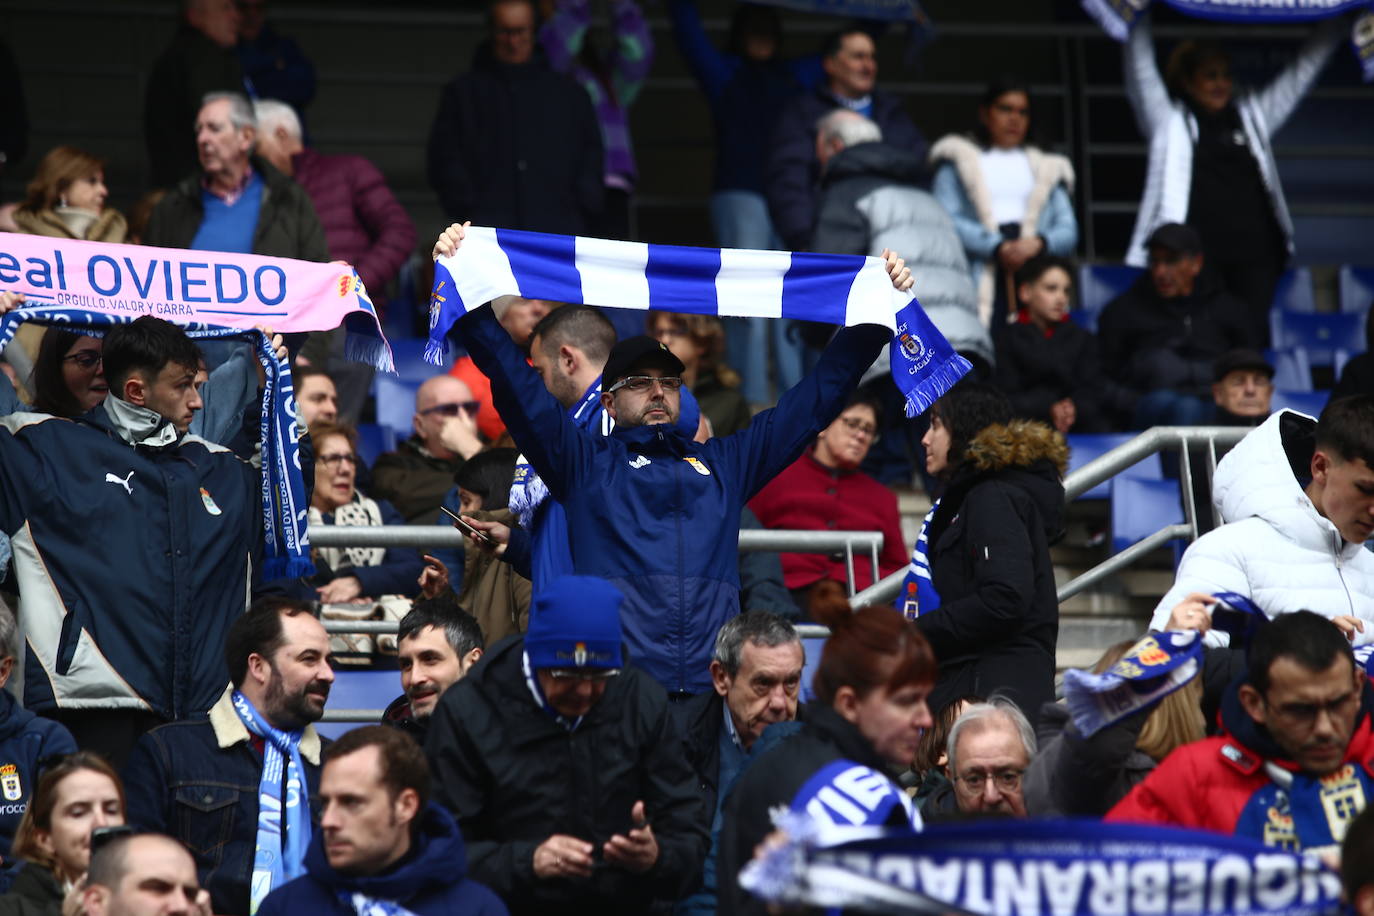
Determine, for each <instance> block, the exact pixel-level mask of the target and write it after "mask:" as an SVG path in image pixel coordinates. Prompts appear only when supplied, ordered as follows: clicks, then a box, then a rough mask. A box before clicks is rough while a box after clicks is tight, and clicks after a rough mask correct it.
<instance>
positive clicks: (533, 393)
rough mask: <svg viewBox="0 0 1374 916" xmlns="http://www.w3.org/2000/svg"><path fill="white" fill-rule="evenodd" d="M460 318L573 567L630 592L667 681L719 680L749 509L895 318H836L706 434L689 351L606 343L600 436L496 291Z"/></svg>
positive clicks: (678, 686) (627, 612) (636, 629)
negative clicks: (550, 503)
mask: <svg viewBox="0 0 1374 916" xmlns="http://www.w3.org/2000/svg"><path fill="white" fill-rule="evenodd" d="M461 239H462V234H461V229H460V228H451V229H450V230H448V232H447V233H446V234H445V235H444V236H442V237H441V238H440V241H439V244H438V245H437V246H436V249H435V250H436V255H446V254H450V253H452V251H453V250H454V249H455V248H456V247H457V244H458V243H460V242H461ZM888 272H889V274H890V275H891V277H892V282H893V285H894V286H895V287H896V288H898V289H907V288H909V287H910V285H911V275H910V272H909V271H907V270H906V269H905V267H904V265H903V262H902V261H901V260H900V259H899V258H897V257H896V256H895V255H892V256H891V257H889V259H888ZM455 329H456V330H457V332H458V334H459V337H460V339H461V341H462V344H463V346H464V347H465V348H466V349H467V351H468V353H469V355H471V357H472V359H473V362H475V363H476V364H477V367H478V368H479V369H481V370H482V372H483V373H484V374H485V375H486V376H487V377H488V378H489V379H491V390H492V397H493V399H494V401H495V402H496V406H497V409H498V410H499V411H500V413H501V416H502V418H503V419H505V421H506V428H507V429H508V430H509V431H510V433H511V435H512V436H513V437H514V439H515V442H516V444H517V445H518V446H520V450H521V451H522V452H523V453H524V455H525V457H526V459H528V460H529V463H530V465H531V466H532V467H533V468H534V469H535V470H536V471H538V472H539V476H540V477H541V478H542V479H543V480H544V482H545V483H546V484H547V485H548V488H549V492H550V494H552V495H553V497H554V498H555V499H557V500H558V501H559V502H560V503H562V504H563V506H564V507H565V508H566V510H567V518H568V540H569V543H570V544H571V547H572V555H573V556H572V558H573V565H574V567H575V570H576V572H577V574H579V575H586V576H599V577H601V578H604V579H609V580H610V581H611V582H613V583H614V584H615V586H616V588H618V589H619V590H620V591H621V592H622V593H623V594H624V596H625V604H624V606H623V607H622V609H621V623H622V626H623V628H624V635H625V641H626V643H627V644H628V645H629V647H630V657H631V658H632V659H633V660H634V662H635V664H638V665H640V666H641V667H643V668H644V669H646V670H647V671H648V672H649V673H650V674H651V675H653V677H654V678H655V679H656V680H657V681H658V682H659V683H660V684H662V685H663V687H664V689H665V690H667V691H668V693H669V694H678V695H682V694H694V693H703V692H705V691H707V690H710V689H712V687H711V677H710V671H709V665H710V661H711V651H712V648H713V646H714V641H715V636H716V632H717V631H718V630H719V629H720V627H721V625H722V624H724V623H725V621H727V620H729V619H730V618H731V617H734V616H735V615H736V614H738V613H739V555H738V545H739V520H740V510H741V509H742V508H743V507H744V505H745V503H747V502H748V501H749V500H750V499H751V498H752V497H753V496H754V494H755V493H757V492H758V491H759V490H760V489H761V488H762V487H763V485H764V484H766V483H767V482H768V481H769V480H771V479H772V478H773V477H774V476H775V475H777V474H778V473H779V472H780V471H782V469H783V468H785V467H787V466H788V465H789V464H791V463H792V462H793V461H795V460H796V459H797V456H798V455H800V454H801V452H802V450H803V449H804V448H806V446H807V445H808V444H810V443H811V441H812V440H813V439H814V438H815V437H816V433H818V432H820V430H822V429H824V428H825V427H826V426H828V425H829V424H830V422H831V421H832V420H834V419H835V417H836V416H838V415H839V413H840V411H841V410H842V409H843V408H844V405H845V402H846V400H847V398H848V397H849V395H850V393H851V392H852V391H853V390H854V388H855V386H856V385H857V384H858V382H859V379H860V377H861V376H862V375H863V373H864V370H865V369H867V368H868V367H869V366H870V365H871V364H872V363H873V360H874V359H875V358H876V357H877V356H878V353H879V352H880V351H881V349H882V348H883V346H884V345H886V344H887V343H888V342H889V341H891V339H892V331H891V330H890V329H888V328H886V327H882V326H879V325H856V326H854V327H850V328H844V329H841V330H840V331H839V332H838V333H837V334H836V335H835V338H834V340H832V341H831V343H830V345H829V346H827V347H826V349H825V351H824V352H823V353H822V354H821V358H820V362H819V363H817V365H816V368H815V369H813V370H812V371H811V372H810V373H809V374H808V375H807V376H806V377H805V378H803V379H802V380H801V382H799V383H798V384H797V385H796V386H794V387H793V388H791V389H789V390H788V391H787V392H785V393H784V394H783V395H782V397H781V398H779V399H778V405H777V406H776V407H774V408H772V409H770V410H765V411H763V412H761V413H759V414H758V415H757V416H755V417H754V419H753V422H752V423H750V425H749V427H748V428H747V429H745V430H743V431H741V432H738V433H735V434H734V435H732V436H724V437H721V438H718V439H710V440H708V441H707V442H704V443H699V442H694V441H693V440H692V439H691V438H690V437H689V436H688V435H686V434H685V433H683V432H682V431H681V430H679V429H678V428H676V427H677V420H678V415H679V412H680V408H681V378H680V375H681V372H682V364H681V362H679V361H678V359H677V357H675V356H673V355H672V353H670V352H669V351H668V350H667V348H666V347H663V346H661V345H660V344H659V343H658V342H657V341H655V340H653V339H652V338H648V337H638V338H630V339H629V340H624V341H621V342H620V343H618V344H616V346H615V348H614V349H613V350H612V351H611V355H610V358H609V359H608V360H607V363H606V368H605V371H604V373H603V375H602V394H601V399H602V404H603V405H604V406H605V408H606V411H607V413H608V414H610V415H611V417H612V418H613V419H614V420H615V430H614V431H613V432H612V433H611V435H609V436H604V437H603V436H592V435H589V434H588V433H587V432H586V431H584V430H581V429H579V428H578V427H577V426H576V425H575V424H574V423H573V422H572V421H571V420H569V419H568V416H567V412H566V411H565V410H564V408H563V406H562V405H561V404H559V403H558V401H557V400H556V399H555V398H554V397H553V395H551V394H549V392H548V390H547V389H546V388H545V387H544V383H543V381H542V380H541V379H540V377H539V373H538V372H536V371H535V370H534V369H533V368H531V367H530V366H529V364H528V363H526V362H525V357H524V355H523V354H522V353H521V352H520V349H519V348H518V347H517V346H516V345H515V343H514V342H513V341H511V339H510V337H509V336H508V335H507V334H506V332H505V331H504V330H503V329H502V328H501V325H500V324H499V322H498V321H497V316H496V314H495V313H494V312H493V310H492V306H491V305H485V306H483V307H481V308H479V309H476V310H474V311H472V312H470V313H468V314H467V315H466V316H464V317H463V318H462V319H460V320H459V322H458V323H457V324H456V325H455Z"/></svg>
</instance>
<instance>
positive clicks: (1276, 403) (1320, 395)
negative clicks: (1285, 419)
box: [1270, 388, 1331, 417]
mask: <svg viewBox="0 0 1374 916" xmlns="http://www.w3.org/2000/svg"><path fill="white" fill-rule="evenodd" d="M1330 397H1331V392H1329V391H1284V390H1283V389H1281V388H1275V389H1274V399H1273V400H1272V401H1271V402H1270V409H1271V410H1274V411H1275V412H1277V411H1280V410H1282V409H1283V408H1285V407H1287V408H1288V409H1289V410H1296V411H1298V412H1299V413H1305V414H1307V415H1308V416H1309V417H1316V416H1320V415H1321V412H1322V408H1323V407H1325V406H1326V402H1327V400H1328V399H1330Z"/></svg>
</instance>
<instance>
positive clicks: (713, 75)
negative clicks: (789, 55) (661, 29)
mask: <svg viewBox="0 0 1374 916" xmlns="http://www.w3.org/2000/svg"><path fill="white" fill-rule="evenodd" d="M668 15H669V18H670V19H671V20H672V23H673V39H674V41H676V42H677V49H678V51H679V52H680V53H681V54H682V58H683V60H685V61H686V62H687V67H688V69H690V70H691V71H692V75H693V76H694V77H696V80H697V82H698V83H700V84H701V90H702V92H705V93H706V97H707V99H709V100H711V101H714V100H716V99H718V98H720V94H721V93H722V92H724V91H725V86H726V84H728V83H729V82H730V80H731V79H732V78H733V77H734V75H735V71H736V70H738V69H739V66H740V59H739V58H738V57H736V56H735V55H733V54H726V53H725V52H723V51H721V50H720V49H719V48H717V47H716V46H715V45H714V44H713V43H712V42H711V39H710V37H709V36H707V34H706V29H704V28H702V25H701V12H700V11H699V10H698V9H697V0H668ZM818 69H819V68H818Z"/></svg>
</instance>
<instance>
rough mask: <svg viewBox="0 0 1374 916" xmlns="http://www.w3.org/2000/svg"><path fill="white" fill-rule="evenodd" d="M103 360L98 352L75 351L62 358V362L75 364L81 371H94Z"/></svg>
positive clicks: (103, 357) (102, 355) (103, 356)
mask: <svg viewBox="0 0 1374 916" xmlns="http://www.w3.org/2000/svg"><path fill="white" fill-rule="evenodd" d="M104 359H105V355H104V354H103V353H101V352H100V351H99V350H77V351H76V352H75V353H69V354H67V355H66V356H64V357H62V362H64V363H66V362H72V363H76V364H77V365H78V366H80V367H81V368H82V369H94V368H95V367H96V366H98V365H100V363H101V362H102V361H103V360H104Z"/></svg>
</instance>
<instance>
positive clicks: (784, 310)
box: [425, 226, 972, 416]
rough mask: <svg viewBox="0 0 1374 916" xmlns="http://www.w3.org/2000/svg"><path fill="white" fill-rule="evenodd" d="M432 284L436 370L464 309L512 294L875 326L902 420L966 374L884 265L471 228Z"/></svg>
mask: <svg viewBox="0 0 1374 916" xmlns="http://www.w3.org/2000/svg"><path fill="white" fill-rule="evenodd" d="M433 289H434V294H433V295H432V296H431V297H430V333H429V343H428V344H427V345H426V346H425V359H427V360H429V361H430V362H431V363H433V364H435V365H442V363H443V359H444V354H445V353H446V352H447V348H448V343H447V340H446V337H447V335H448V332H449V329H450V328H452V327H453V325H454V323H455V322H456V321H457V320H458V319H459V318H461V317H462V316H463V314H465V313H466V312H468V311H472V310H473V309H476V308H479V307H481V306H482V305H485V304H486V303H488V302H491V301H492V300H493V299H496V298H498V297H499V296H504V295H517V296H524V297H526V298H529V299H549V300H553V301H557V302H576V303H583V304H586V305H598V306H610V307H614V308H634V309H647V308H653V309H661V310H664V311H674V312H687V313H690V314H698V315H716V316H720V317H726V316H740V317H758V316H760V315H771V316H772V317H774V318H789V319H803V320H808V321H821V322H826V323H828V324H841V325H845V326H853V325H859V324H879V325H883V326H885V327H887V328H889V329H891V330H892V331H893V335H894V336H893V340H892V345H891V346H890V347H889V353H890V356H889V364H890V368H891V372H892V380H893V382H894V383H895V384H896V385H897V387H898V388H899V389H901V391H902V394H903V395H904V397H905V401H906V413H907V416H916V415H917V414H919V413H920V412H922V411H924V410H925V409H926V408H928V407H929V406H930V405H931V404H933V403H934V402H935V401H936V399H938V398H939V397H940V395H942V394H944V393H945V392H946V391H948V390H949V389H950V388H951V387H952V386H953V385H954V384H955V383H956V382H957V381H959V379H960V378H962V377H963V376H964V375H965V374H966V373H968V372H969V370H970V369H972V366H971V365H970V364H969V362H968V360H966V359H964V358H963V357H962V356H960V355H959V354H957V353H955V352H954V348H953V347H951V346H950V345H949V341H947V340H945V337H944V335H943V334H941V333H940V331H939V329H938V328H936V327H935V325H934V323H932V322H931V320H930V319H929V318H928V317H927V316H926V314H925V311H924V310H922V308H921V306H920V304H919V303H918V302H917V301H916V300H915V298H913V297H912V296H911V294H910V293H901V292H898V291H896V290H894V289H893V288H892V282H891V278H890V277H889V276H888V274H887V269H886V266H885V264H884V263H883V261H882V259H880V258H865V257H858V256H853V255H833V254H817V253H812V252H778V251H749V250H742V249H734V248H688V247H684V246H675V245H653V244H645V243H642V242H620V241H609V240H606V239H592V238H583V237H580V236H566V235H551V234H547V233H541V232H524V231H517V230H511V229H491V228H487V227H481V226H472V227H469V228H468V229H467V231H466V234H465V236H464V240H463V244H462V246H461V247H460V248H459V249H458V250H457V252H455V253H454V254H453V255H451V256H448V257H442V258H440V259H439V260H438V261H437V262H436V263H435V267H434V287H433ZM450 290H451V291H452V294H450V293H449V291H450ZM902 335H905V336H904V337H903V336H902Z"/></svg>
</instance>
